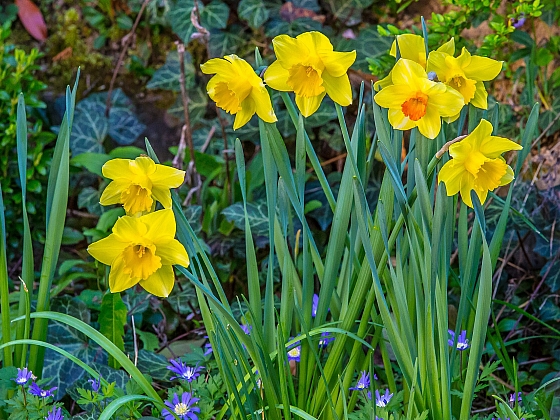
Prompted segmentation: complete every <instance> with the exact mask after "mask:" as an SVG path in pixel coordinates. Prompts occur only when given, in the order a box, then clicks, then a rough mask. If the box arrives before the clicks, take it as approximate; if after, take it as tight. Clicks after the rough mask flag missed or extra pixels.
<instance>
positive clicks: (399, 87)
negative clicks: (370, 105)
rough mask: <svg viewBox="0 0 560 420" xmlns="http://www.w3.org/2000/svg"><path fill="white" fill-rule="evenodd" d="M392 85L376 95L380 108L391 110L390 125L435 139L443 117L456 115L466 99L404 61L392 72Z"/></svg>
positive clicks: (409, 62) (408, 61)
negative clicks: (412, 129)
mask: <svg viewBox="0 0 560 420" xmlns="http://www.w3.org/2000/svg"><path fill="white" fill-rule="evenodd" d="M391 77H392V83H393V84H392V85H390V86H387V87H385V88H383V89H382V90H381V92H379V93H377V94H376V95H375V96H374V99H375V102H377V104H378V105H379V106H382V107H384V108H388V109H389V122H390V123H391V125H392V126H393V127H394V128H396V129H398V130H409V129H411V128H413V127H418V130H420V133H422V134H423V135H424V136H426V137H428V138H430V139H433V138H435V137H436V136H437V135H438V134H439V131H440V129H441V117H447V116H451V115H455V114H456V113H458V112H459V111H460V110H461V108H462V107H463V104H464V103H463V97H462V96H461V94H460V93H459V92H457V91H456V90H454V89H450V88H448V87H447V86H446V85H444V84H443V83H438V82H434V81H431V80H429V79H428V75H427V74H426V71H425V70H424V69H423V68H422V66H421V65H420V64H418V63H415V62H414V61H412V60H406V59H403V58H401V59H400V60H399V61H398V62H397V64H395V67H394V68H393V70H392V71H391Z"/></svg>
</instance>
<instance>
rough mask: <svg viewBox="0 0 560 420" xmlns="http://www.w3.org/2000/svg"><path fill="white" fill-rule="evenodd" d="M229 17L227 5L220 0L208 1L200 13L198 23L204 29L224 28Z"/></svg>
mask: <svg viewBox="0 0 560 420" xmlns="http://www.w3.org/2000/svg"><path fill="white" fill-rule="evenodd" d="M228 19H229V7H228V5H227V4H225V3H224V2H222V1H220V0H213V1H211V2H210V3H208V4H207V5H206V6H205V7H204V10H202V12H201V13H200V23H201V25H202V26H203V27H205V28H206V29H210V28H216V29H225V28H226V26H227V21H228Z"/></svg>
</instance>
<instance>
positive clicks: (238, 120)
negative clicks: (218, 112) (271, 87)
mask: <svg viewBox="0 0 560 420" xmlns="http://www.w3.org/2000/svg"><path fill="white" fill-rule="evenodd" d="M200 69H201V70H202V72H203V73H205V74H215V76H213V77H212V78H211V79H210V81H209V82H208V85H207V86H206V90H207V91H208V95H209V96H210V98H211V99H212V100H213V101H214V102H216V105H217V106H218V107H220V108H222V109H223V110H224V111H226V112H229V113H230V114H232V115H235V121H234V122H233V129H234V130H237V129H238V128H240V127H243V126H244V125H245V124H247V123H248V122H249V120H250V119H251V117H252V116H253V115H254V114H255V112H256V113H257V115H258V116H259V118H260V119H261V120H263V121H266V122H269V123H273V122H275V121H277V119H276V115H275V114H274V110H273V109H272V102H271V101H270V96H269V94H268V92H267V90H266V87H265V86H264V83H263V81H262V79H261V78H260V77H259V76H257V75H256V73H255V71H254V70H253V68H252V67H251V66H250V65H249V63H247V62H246V61H245V60H243V59H242V58H239V57H238V56H236V55H235V54H231V55H226V56H225V57H224V58H212V59H211V60H208V61H207V62H206V63H204V64H202V65H201V66H200Z"/></svg>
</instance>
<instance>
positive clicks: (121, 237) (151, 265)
mask: <svg viewBox="0 0 560 420" xmlns="http://www.w3.org/2000/svg"><path fill="white" fill-rule="evenodd" d="M174 237H175V216H174V215H173V210H171V209H169V210H159V211H156V212H154V213H149V214H147V215H145V216H141V217H132V216H123V217H121V218H119V219H118V220H117V222H116V223H115V226H114V227H113V233H111V234H110V235H109V236H108V237H106V238H104V239H101V240H99V241H97V242H94V243H92V244H91V245H90V246H89V247H88V249H87V250H88V252H89V253H90V255H91V256H93V258H95V259H96V260H98V261H100V262H102V263H103V264H105V265H109V266H111V271H110V273H109V288H110V289H111V292H112V293H117V292H122V291H123V290H126V289H129V288H131V287H133V286H135V285H136V284H140V286H142V287H143V288H144V289H145V290H146V291H147V292H149V293H151V294H153V295H155V296H160V297H167V296H169V293H171V290H172V289H173V284H174V283H175V275H174V274H173V267H172V266H173V265H174V264H179V265H182V266H183V267H187V266H188V265H189V256H188V255H187V251H185V248H184V247H183V245H181V243H180V242H179V241H178V240H176V239H175V238H174Z"/></svg>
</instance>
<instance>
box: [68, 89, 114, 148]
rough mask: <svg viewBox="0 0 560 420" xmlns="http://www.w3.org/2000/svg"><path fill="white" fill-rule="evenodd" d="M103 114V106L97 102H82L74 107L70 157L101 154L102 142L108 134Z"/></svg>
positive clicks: (107, 123) (106, 122)
mask: <svg viewBox="0 0 560 420" xmlns="http://www.w3.org/2000/svg"><path fill="white" fill-rule="evenodd" d="M104 112H105V109H104V107H103V105H102V104H100V103H98V102H97V101H87V100H83V101H80V102H79V103H78V105H76V112H75V114H74V121H73V123H72V135H71V136H70V151H71V152H72V156H76V155H79V154H81V153H86V152H90V153H102V152H103V140H105V137H106V136H107V133H108V132H109V122H108V121H107V118H106V117H105V114H104Z"/></svg>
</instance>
